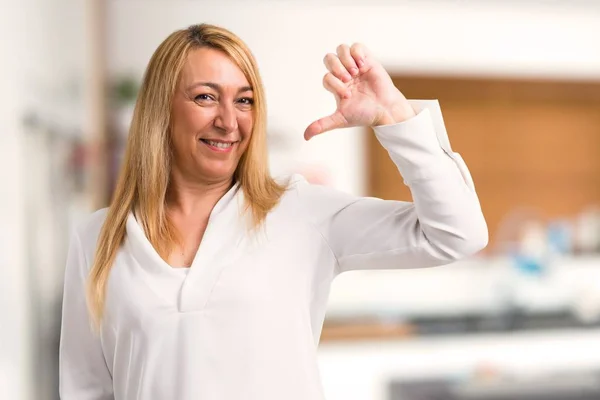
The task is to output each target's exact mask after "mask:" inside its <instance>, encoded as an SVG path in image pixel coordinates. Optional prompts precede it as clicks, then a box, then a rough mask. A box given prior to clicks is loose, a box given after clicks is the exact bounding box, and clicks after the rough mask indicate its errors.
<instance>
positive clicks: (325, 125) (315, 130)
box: [304, 111, 347, 140]
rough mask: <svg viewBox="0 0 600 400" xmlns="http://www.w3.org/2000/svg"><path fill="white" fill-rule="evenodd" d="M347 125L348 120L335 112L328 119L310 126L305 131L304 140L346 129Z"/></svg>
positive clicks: (325, 118)
mask: <svg viewBox="0 0 600 400" xmlns="http://www.w3.org/2000/svg"><path fill="white" fill-rule="evenodd" d="M346 125H347V121H346V119H345V118H344V117H343V116H342V114H340V113H339V112H337V111H336V112H335V113H333V114H331V115H328V116H327V117H324V118H321V119H318V120H316V121H315V122H313V123H312V124H310V125H309V126H308V127H307V128H306V130H305V131H304V139H306V140H310V139H312V138H313V137H314V136H316V135H320V134H321V133H325V132H327V131H331V130H333V129H339V128H344V127H345V126H346Z"/></svg>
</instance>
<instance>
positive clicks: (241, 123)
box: [238, 115, 253, 140]
mask: <svg viewBox="0 0 600 400" xmlns="http://www.w3.org/2000/svg"><path fill="white" fill-rule="evenodd" d="M252 126H253V118H252V115H248V116H243V117H241V118H239V119H238V128H239V131H240V133H241V135H242V137H243V138H244V139H246V140H248V139H250V136H251V135H252Z"/></svg>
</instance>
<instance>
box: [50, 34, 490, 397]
mask: <svg viewBox="0 0 600 400" xmlns="http://www.w3.org/2000/svg"><path fill="white" fill-rule="evenodd" d="M325 65H326V67H327V69H328V70H329V72H328V73H327V74H326V75H325V79H324V86H325V88H326V89H328V90H329V91H330V92H332V93H333V95H334V96H335V98H336V99H337V110H336V112H335V113H333V114H332V115H330V116H328V117H325V118H322V119H319V120H317V121H315V122H314V123H312V124H311V125H310V126H309V127H308V128H307V129H306V132H305V138H306V139H310V138H311V137H313V136H315V135H318V134H321V133H323V132H326V131H330V130H332V129H336V128H344V127H349V126H371V127H373V128H374V130H375V134H376V135H377V138H378V139H379V141H380V142H381V144H382V145H383V146H384V147H385V148H386V149H387V150H388V151H389V154H390V156H391V158H392V159H393V161H394V162H395V163H396V165H397V166H398V169H399V171H400V173H401V175H402V177H403V178H404V181H405V182H406V184H407V185H408V186H409V187H410V189H411V191H412V194H413V198H414V204H413V203H405V202H397V201H383V200H380V199H373V198H357V197H354V196H350V195H347V194H344V193H340V192H337V191H334V190H332V189H328V188H325V187H322V186H316V185H310V184H308V183H307V182H306V181H305V180H304V179H303V178H302V177H299V176H293V177H292V178H291V179H288V180H274V179H273V178H271V177H270V176H269V173H268V166H267V154H266V133H265V114H266V113H265V99H264V94H263V88H262V83H261V80H260V77H259V74H258V72H257V71H258V70H257V67H256V64H255V61H254V59H253V57H252V55H251V53H250V51H249V50H248V49H247V47H246V46H245V45H244V44H243V43H242V41H241V40H240V39H239V38H237V37H236V36H235V35H234V34H232V33H231V32H229V31H227V30H225V29H222V28H219V27H216V26H211V25H198V26H192V27H190V28H189V29H185V30H181V31H177V32H175V33H173V34H171V35H170V36H169V37H168V38H167V39H166V40H165V41H164V42H163V43H162V44H161V45H160V46H159V48H158V49H157V51H156V52H155V54H154V55H153V57H152V59H151V60H150V63H149V66H148V69H147V71H146V74H145V76H144V80H143V84H142V87H141V90H140V93H139V96H138V101H137V104H136V108H135V112H134V116H133V122H132V126H131V130H130V135H129V139H128V140H129V141H128V145H127V151H126V156H125V159H124V163H123V167H122V171H121V175H120V178H119V183H118V186H117V189H116V192H115V195H114V200H113V202H112V204H111V206H110V207H109V208H108V209H105V210H100V211H98V212H96V213H94V214H93V215H92V216H91V217H90V218H89V219H88V220H87V221H85V222H84V223H83V224H82V225H81V226H79V227H78V229H76V231H75V233H74V235H73V239H72V243H71V246H70V250H69V257H68V261H67V267H66V275H65V292H64V306H63V321H62V336H61V347H60V392H61V397H62V399H63V400H88V399H89V400H91V399H94V400H100V399H118V400H133V399H144V400H159V399H160V400H166V399H169V400H171V399H177V400H192V399H193V400H241V399H244V400H281V399H286V400H296V399H297V400H300V399H302V400H306V399H322V398H323V394H322V389H321V384H320V380H319V373H318V368H317V357H316V349H317V344H318V341H319V336H320V333H321V326H322V323H323V319H324V315H325V309H326V302H327V296H328V293H329V288H330V285H331V282H332V280H333V279H334V278H335V277H336V276H337V275H338V274H340V273H342V272H344V271H349V270H354V269H360V268H370V269H384V268H387V269H389V268H417V267H430V266H436V265H442V264H447V263H450V262H453V261H455V260H457V259H460V258H463V257H466V256H469V255H471V254H473V253H475V252H477V251H479V250H480V249H482V248H484V247H485V245H486V243H487V227H486V223H485V220H484V217H483V215H482V212H481V209H480V206H479V202H478V198H477V195H476V193H475V190H474V188H473V185H472V182H471V180H470V177H469V172H468V170H467V168H466V166H465V165H464V163H463V162H462V160H461V158H460V157H459V156H458V155H457V154H456V153H453V152H452V151H451V150H449V148H446V149H444V148H443V147H442V145H440V143H441V142H445V132H444V128H443V124H442V123H440V121H439V120H437V122H436V119H439V118H441V116H440V115H438V114H436V106H437V103H436V102H414V103H412V104H411V103H410V102H408V101H407V100H406V99H405V98H404V96H403V95H402V94H401V93H400V92H399V91H398V90H397V89H396V88H395V87H394V85H393V84H392V81H391V79H390V77H389V76H388V74H387V73H386V72H385V70H384V69H383V67H382V66H381V65H380V64H379V63H378V62H377V61H376V60H375V59H374V58H373V57H372V55H371V54H370V53H369V52H368V51H367V49H366V48H365V47H364V46H361V45H353V46H352V47H348V46H344V45H343V46H340V47H338V49H337V54H330V55H327V56H326V58H325ZM437 112H438V113H439V111H437ZM438 136H439V139H438ZM446 147H447V146H446ZM90 319H91V320H92V322H93V323H91V324H90V323H89V322H88V321H89V320H90Z"/></svg>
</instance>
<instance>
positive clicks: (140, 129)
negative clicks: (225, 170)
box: [87, 24, 285, 327]
mask: <svg viewBox="0 0 600 400" xmlns="http://www.w3.org/2000/svg"><path fill="white" fill-rule="evenodd" d="M202 47H209V48H214V49H218V50H220V51H223V52H224V53H225V54H227V55H228V56H229V57H230V58H231V59H232V60H233V61H234V62H235V63H236V64H237V65H238V67H239V68H240V69H241V70H242V72H243V73H244V75H245V76H246V79H248V82H250V85H251V86H252V88H253V91H254V110H253V112H254V115H253V119H254V124H253V130H252V134H251V137H250V142H249V144H248V148H247V149H246V151H245V153H244V154H243V155H242V157H241V158H240V162H239V164H238V167H237V169H236V171H235V173H234V180H235V181H236V182H237V183H238V184H239V187H240V189H241V190H243V193H244V198H245V201H246V203H245V210H246V211H248V210H249V211H250V212H251V217H252V221H253V227H257V226H259V225H261V224H262V222H263V221H264V220H265V218H266V216H267V214H268V212H269V211H270V210H271V209H272V208H273V207H275V205H276V204H277V203H278V201H279V199H280V197H281V195H282V194H283V192H284V191H285V187H284V186H282V185H279V184H278V183H277V182H275V181H274V180H273V178H272V177H271V176H270V174H269V167H268V155H267V144H266V104H265V96H264V89H263V85H262V80H261V78H260V75H259V72H258V67H257V65H256V61H255V60H254V57H253V55H252V53H251V52H250V50H249V49H248V47H247V46H246V45H245V43H244V42H243V41H242V40H241V39H240V38H238V37H237V36H236V35H235V34H233V33H232V32H230V31H228V30H226V29H224V28H221V27H218V26H214V25H209V24H201V25H193V26H191V27H189V28H187V29H182V30H178V31H175V32H173V33H172V34H171V35H169V37H167V38H166V39H165V40H164V41H163V42H162V43H161V44H160V45H159V47H158V48H157V49H156V51H155V52H154V54H153V55H152V58H151V59H150V62H149V64H148V67H147V69H146V72H145V74H144V78H143V81H142V85H141V87H140V91H139V94H138V98H137V102H136V105H135V109H134V113H133V119H132V123H131V126H130V129H129V136H128V140H127V148H126V151H125V157H124V160H123V163H122V166H121V171H120V174H119V179H118V182H117V185H116V189H115V192H114V194H113V198H112V202H111V205H110V207H109V209H108V213H107V216H106V220H105V222H104V225H103V226H102V230H101V231H100V236H99V238H98V242H97V247H96V253H95V257H94V263H93V265H92V268H91V271H90V275H89V280H88V286H87V301H88V309H89V312H90V316H91V318H92V321H93V323H94V325H95V326H96V327H99V326H100V324H101V321H102V317H103V314H104V305H105V297H106V286H107V280H108V276H109V273H110V270H111V267H112V265H113V263H114V260H115V257H116V254H117V251H118V250H119V248H120V246H121V244H122V243H123V240H124V239H125V226H126V221H127V218H128V215H129V214H130V213H131V212H133V213H134V214H135V215H136V217H137V218H138V222H139V223H140V224H141V226H142V228H143V230H144V232H145V233H146V236H147V237H148V240H149V241H150V243H152V245H153V246H154V248H155V249H156V251H157V252H158V254H159V255H160V256H161V257H163V258H164V259H166V257H168V255H169V253H170V251H171V250H172V248H173V246H174V245H176V244H177V243H178V240H179V239H178V238H179V235H178V232H177V230H176V229H175V227H174V226H173V224H172V223H171V221H170V220H169V218H168V215H167V212H166V206H165V199H166V196H167V189H168V185H169V177H170V171H171V161H172V160H171V154H172V153H171V144H170V138H169V126H170V123H171V105H172V100H173V96H174V93H175V90H176V87H177V85H178V81H179V77H180V73H181V70H182V68H183V66H184V64H185V62H186V60H187V56H188V54H189V53H190V51H192V50H194V49H197V48H202Z"/></svg>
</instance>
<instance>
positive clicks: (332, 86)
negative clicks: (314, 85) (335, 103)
mask: <svg viewBox="0 0 600 400" xmlns="http://www.w3.org/2000/svg"><path fill="white" fill-rule="evenodd" d="M323 87H324V88H325V89H327V90H328V91H330V92H331V93H333V94H334V95H336V96H338V97H340V98H348V97H350V90H349V89H348V88H347V87H346V85H345V84H344V83H343V82H342V81H340V80H339V79H338V78H336V77H335V76H333V74H332V73H331V72H328V73H326V74H325V76H324V77H323Z"/></svg>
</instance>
